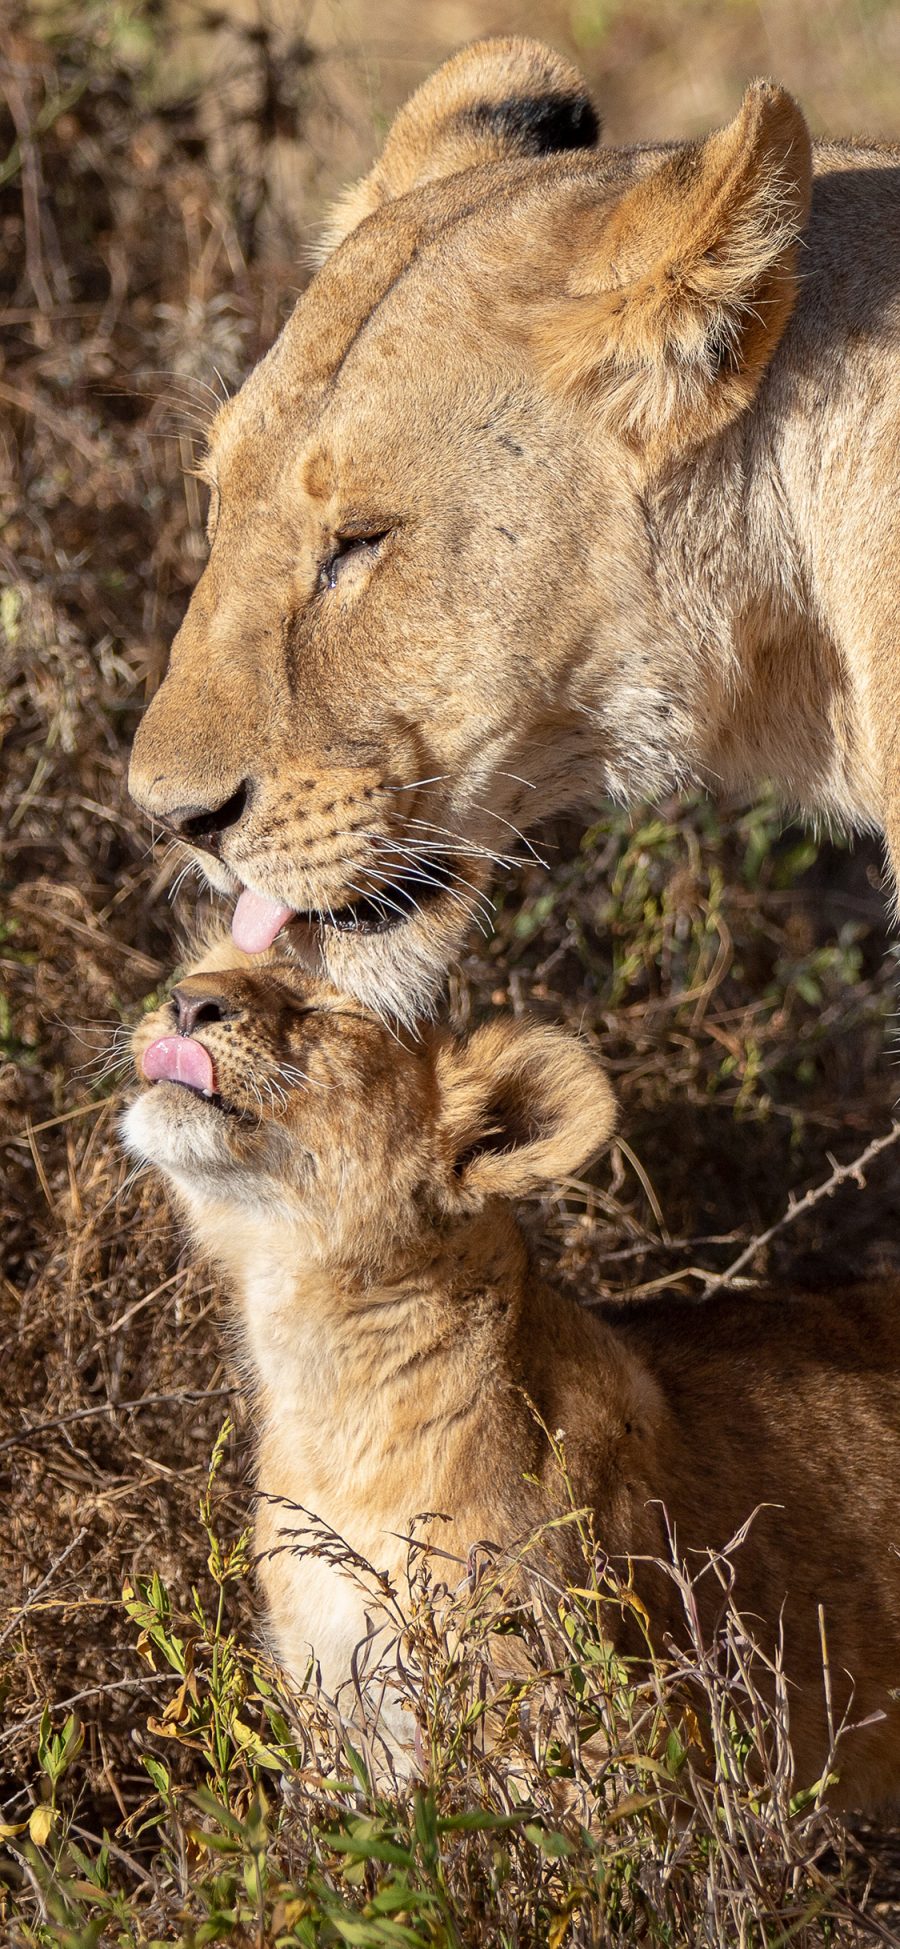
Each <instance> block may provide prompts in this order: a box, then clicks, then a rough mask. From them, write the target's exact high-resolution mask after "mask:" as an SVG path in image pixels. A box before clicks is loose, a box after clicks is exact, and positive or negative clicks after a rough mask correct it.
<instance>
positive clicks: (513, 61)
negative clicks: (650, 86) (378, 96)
mask: <svg viewBox="0 0 900 1949" xmlns="http://www.w3.org/2000/svg"><path fill="white" fill-rule="evenodd" d="M599 132H600V125H599V122H598V120H597V114H596V111H595V109H594V106H593V103H592V102H591V100H590V97H589V95H588V93H587V90H586V88H585V85H584V82H583V81H582V79H581V76H580V74H579V73H578V70H577V69H576V68H573V67H570V65H569V63H568V61H563V60H562V59H561V57H560V56H559V55H558V54H554V53H553V50H552V49H551V48H549V47H543V46H542V45H541V43H540V41H526V40H518V39H509V40H491V41H476V42H475V43H474V44H473V45H472V46H471V47H466V48H463V49H462V52H461V53H459V54H455V55H454V56H453V57H452V59H451V60H449V61H445V62H444V64H443V67H440V68H438V69H437V71H436V73H435V74H433V75H430V76H429V78H428V80H427V81H425V82H423V84H422V86H421V88H419V89H417V90H416V93H415V94H414V95H413V96H411V98H410V100H409V101H408V102H407V103H406V104H405V106H404V107H403V108H401V110H400V112H399V114H398V115H397V117H396V119H395V121H394V123H393V126H392V128H391V131H390V134H389V136H388V139H387V142H386V144H385V147H384V151H383V154H382V155H381V157H380V158H379V161H378V162H377V163H376V164H375V167H374V169H373V170H371V171H370V173H369V175H368V176H364V177H363V179H362V181H361V182H360V183H356V184H354V186H353V187H352V189H349V190H346V191H345V192H344V195H343V196H342V197H341V198H340V199H339V201H338V202H337V203H336V204H335V207H334V209H333V210H332V212H331V215H330V217H329V219H328V222H327V225H326V236H325V241H324V245H323V251H322V255H323V256H325V255H327V253H328V251H329V250H333V249H334V248H335V246H336V245H337V244H339V243H341V242H342V240H343V238H344V237H346V236H347V235H348V233H349V232H350V231H351V230H355V228H356V225H357V224H358V223H361V222H362V220H363V218H364V217H367V216H371V214H372V212H373V210H377V209H378V208H379V207H380V205H381V204H382V203H390V202H392V201H393V200H394V198H395V197H397V196H405V195H406V192H407V191H408V190H411V189H415V188H416V186H417V185H418V184H419V183H429V182H433V181H434V179H435V178H436V177H438V176H452V175H455V173H456V171H457V170H459V169H471V168H473V167H474V166H475V165H476V164H477V163H480V162H495V161H497V160H499V159H502V158H503V157H504V156H546V155H551V154H553V153H554V152H556V151H557V150H561V149H590V148H592V147H593V145H594V143H595V142H596V140H597V137H598V135H599Z"/></svg>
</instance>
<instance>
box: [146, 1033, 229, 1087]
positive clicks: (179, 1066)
mask: <svg viewBox="0 0 900 1949" xmlns="http://www.w3.org/2000/svg"><path fill="white" fill-rule="evenodd" d="M141 1067H142V1069H143V1072H144V1075H145V1076H146V1078H147V1081H148V1083H190V1086H191V1088H192V1089H195V1090H202V1091H203V1094H204V1096H212V1095H213V1093H214V1091H215V1087H216V1084H215V1076H214V1074H213V1066H212V1057H211V1055H210V1054H209V1051H208V1050H207V1049H204V1047H203V1044H202V1042H194V1041H193V1040H192V1038H191V1037H190V1036H189V1035H161V1036H160V1038H159V1041H158V1042H151V1044H150V1047H149V1049H145V1050H144V1055H143V1061H142V1063H141Z"/></svg>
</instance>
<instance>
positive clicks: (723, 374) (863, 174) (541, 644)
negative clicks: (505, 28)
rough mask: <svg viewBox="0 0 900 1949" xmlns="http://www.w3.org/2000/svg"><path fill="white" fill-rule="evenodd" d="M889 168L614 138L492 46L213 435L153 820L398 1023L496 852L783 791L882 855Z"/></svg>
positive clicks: (889, 713)
mask: <svg viewBox="0 0 900 1949" xmlns="http://www.w3.org/2000/svg"><path fill="white" fill-rule="evenodd" d="M898 188H900V158H898V154H897V152H896V151H895V150H893V149H885V148H877V147H871V146H870V147H865V146H862V145H850V144H844V145H842V144H830V145H829V144H824V145H821V146H817V147H816V148H815V149H812V148H811V146H810V141H809V137H808V133H807V129H806V125H805V122H804V119H803V116H802V114H801V111H800V109H799V108H798V106H797V104H796V103H795V102H794V101H793V100H792V99H791V97H790V96H789V95H787V94H785V93H784V91H783V90H782V89H780V88H779V87H777V86H775V85H774V84H773V83H770V82H756V83H754V84H753V85H752V86H751V87H750V88H749V89H748V92H747V94H746V96H745V99H744V102H743V105H742V107H741V109H740V111H739V113H738V114H737V116H736V117H735V119H734V121H733V122H732V123H731V124H730V125H729V126H728V127H727V128H725V129H722V130H719V131H717V132H716V133H715V134H713V135H711V136H709V138H708V139H707V140H705V141H699V142H691V143H677V144H674V145H673V144H667V145H662V146H660V147H658V148H653V147H641V148H638V149H626V150H614V149H607V148H604V147H603V146H602V144H601V143H599V141H598V139H597V121H596V116H595V114H594V111H593V108H592V106H591V104H590V102H589V100H588V99H587V96H586V93H585V89H584V85H583V83H582V81H581V79H580V77H579V76H578V75H577V73H575V71H574V70H572V69H570V68H569V67H568V66H567V64H566V63H564V62H563V61H561V60H560V59H558V58H557V57H556V56H555V55H554V54H552V53H551V52H550V51H549V50H547V49H545V48H542V47H540V46H539V45H537V44H535V43H531V42H528V41H518V40H508V41H487V42H483V43H481V44H479V45H477V46H474V47H471V48H469V49H467V50H465V51H464V52H463V53H461V54H459V55H457V56H456V57H455V59H453V60H452V61H450V62H448V63H447V65H446V66H445V67H443V68H441V69H440V70H439V71H438V72H437V74H435V75H434V76H433V77H432V78H431V80H430V81H428V82H427V83H426V84H425V85H424V87H423V88H421V89H420V90H419V92H418V93H417V94H416V95H414V96H413V97H412V100H411V101H410V102H409V103H408V104H407V106H406V107H405V108H404V109H403V110H402V111H401V113H400V114H399V116H398V117H397V120H396V122H395V124H394V126H393V128H392V130H391V132H390V135H389V137H388V141H387V144H386V147H385V150H384V153H383V155H382V157H381V159H380V161H379V162H378V163H377V164H376V166H375V168H374V169H373V170H372V172H371V174H370V175H369V176H368V177H366V179H365V180H364V181H363V182H362V183H361V184H360V185H358V186H357V188H356V189H355V190H353V191H351V192H349V193H348V195H347V196H346V197H345V199H344V201H343V203H342V204H341V206H340V208H339V210H338V211H337V212H336V214H335V217H334V221H333V224H332V227H331V232H330V237H329V245H328V251H327V254H326V257H325V261H324V262H323V264H322V267H321V269H320V270H319V272H318V274H317V276H316V277H315V278H314V280H313V282H312V284H311V285H310V287H309V289H308V290H307V291H306V292H305V293H304V295H303V296H302V298H301V299H300V301H299V303H298V305H297V307H296V309H295V311H294V313H293V316H292V317H291V319H290V321H289V322H288V324H287V325H286V327H285V329H284V331H283V332H282V334H281V337H280V338H279V339H278V341H277V343H276V344H275V345H274V346H273V348H272V350H271V351H270V352H269V353H268V355H267V356H266V358H264V359H263V361H262V363H261V364H260V365H259V366H258V367H257V369H256V370H255V371H254V372H253V373H252V374H251V376H250V378H249V379H248V380H247V382H246V384H245V385H244V387H243V389H242V390H241V392H240V393H239V394H238V395H237V397H236V398H235V399H233V400H231V401H230V402H229V403H228V404H227V405H225V406H223V407H222V409H221V411H220V412H219V413H218V415H217V417H216V419H215V421H214V424H213V426H212V428H211V431H210V437H209V450H208V454H207V456H206V460H205V469H206V472H207V475H208V478H209V483H210V490H211V507H210V521H209V534H210V557H209V563H208V566H207V567H206V569H205V571H204V573H203V575H202V577H201V579H200V582H199V584H198V587H197V589H196V591H195V593H194V596H193V599H192V601H191V604H190V607H189V610H188V613H187V616H186V619H185V622H184V625H183V628H182V629H181V631H180V632H179V635H178V638H177V639H176V642H175V645H174V648H173V652H172V661H171V667H170V670H169V673H168V675H167V677H166V679H165V681H164V683H163V685H162V687H161V689H160V690H159V692H158V694H157V696H156V698H155V699H154V701H153V702H152V704H151V706H150V708H149V711H148V712H147V715H146V717H145V719H144V722H143V725H142V727H141V729H140V731H139V734H138V737H137V741H136V745H135V750H134V757H133V762H132V769H131V786H132V790H133V792H134V795H135V797H136V798H137V800H138V802H139V803H140V804H141V805H142V806H144V807H145V808H146V810H147V811H148V812H149V813H151V814H152V815H153V816H154V817H155V818H156V819H157V820H158V821H160V822H161V823H162V824H163V825H164V826H166V827H168V828H169V829H170V830H172V831H174V832H175V833H177V834H178V835H179V836H180V837H181V838H182V839H184V840H185V841H186V842H187V843H188V844H189V845H192V846H193V847H194V848H195V849H196V852H197V857H198V860H199V861H200V863H201V864H202V865H203V867H204V869H205V870H206V872H207V873H208V875H209V877H210V879H211V880H212V882H213V883H214V884H215V885H216V886H218V887H219V888H220V889H221V890H222V891H224V892H231V893H232V894H241V895H242V897H241V899H240V900H239V902H238V907H237V912H236V916H235V938H236V940H237V941H238V943H239V944H240V945H242V946H243V947H244V948H246V949H248V950H250V951H257V950H261V949H263V948H265V947H267V946H268V945H270V943H271V942H272V940H273V939H274V938H275V936H276V934H279V935H280V937H281V939H282V941H283V943H284V945H285V947H286V948H287V949H288V950H290V951H291V952H293V953H294V954H295V955H296V956H298V957H300V959H301V960H302V961H303V963H304V965H306V966H307V967H309V968H310V969H311V970H313V971H317V972H319V973H322V974H327V975H328V976H330V977H331V978H332V979H333V980H334V981H335V983H336V984H337V985H338V986H339V987H340V988H342V989H343V990H344V991H345V992H347V993H350V994H354V995H356V996H358V997H360V998H361V999H363V1000H364V1001H367V1002H372V1003H373V1004H377V1005H380V1006H383V1007H388V1008H390V1009H392V1010H393V1011H395V1012H396V1013H397V1014H399V1015H401V1016H405V1017H407V1018H408V1019H409V1018H411V1017H413V1016H414V1015H415V1013H416V1012H417V1010H419V1009H422V1008H425V1007H427V1006H429V1005H430V1003H431V1002H432V1000H433V998H434V995H435V993H436V992H437V989H438V988H439V986H440V983H441V980H442V978H443V975H444V972H445V969H446V967H447V964H448V962H449V960H450V959H451V957H452V955H453V953H454V952H455V950H456V949H457V947H458V946H459V943H460V942H461V940H462V939H463V937H464V936H465V934H466V932H467V930H468V929H469V927H470V925H471V923H472V921H473V919H477V918H478V914H479V912H480V911H483V903H484V900H485V897H486V890H487V888H488V886H489V883H490V881H491V879H492V878H493V877H494V875H495V874H496V872H497V871H498V869H500V868H502V867H503V866H504V865H505V863H506V861H507V857H508V855H509V852H510V846H511V844H512V843H513V842H514V839H515V835H516V833H517V832H518V831H519V830H521V829H526V828H527V827H528V826H530V825H532V824H534V823H535V821H536V820H538V819H540V818H543V817H545V816H546V815H548V814H551V813H555V812H558V811H560V810H562V809H564V808H591V807H595V806H596V804H597V801H598V800H599V799H600V798H601V797H603V796H609V795H613V796H615V797H617V798H619V799H635V798H645V797H652V796H654V795H657V794H659V793H661V792H663V791H668V790H670V789H672V788H673V787H678V786H681V785H683V784H697V783H700V784H703V785H705V786H708V787H711V788H712V789H714V790H717V791H718V790H724V791H725V792H727V793H729V794H740V795H746V794H747V793H749V792H753V791H754V790H755V789H756V788H757V787H758V785H759V784H760V782H761V781H762V780H763V779H766V778H768V779H770V780H773V781H774V783H775V785H776V787H777V789H778V791H779V792H780V794H781V796H782V798H783V800H784V802H785V803H786V804H788V805H791V806H796V807H799V808H801V809H803V810H806V811H808V812H810V813H812V814H813V815H816V816H825V817H827V818H829V819H833V820H835V821H836V822H839V823H841V824H843V825H844V826H846V827H851V828H857V829H859V828H870V829H872V830H876V829H882V830H883V831H884V832H885V833H886V835H887V842H888V848H889V853H890V857H891V861H892V863H893V865H894V868H895V869H896V868H897V865H898V862H900V775H898V759H897V745H898V722H900V719H898V658H900V651H898V648H897V641H896V638H897V631H896V621H895V610H896V606H897V576H898V570H897V561H898V559H900V551H898V547H897V536H896V534H895V530H896V529H897V526H898V522H900V512H898V510H900V494H898V491H897V487H898V474H900V450H898V439H900V434H898V425H900V384H898V377H897V374H898V347H900V194H898Z"/></svg>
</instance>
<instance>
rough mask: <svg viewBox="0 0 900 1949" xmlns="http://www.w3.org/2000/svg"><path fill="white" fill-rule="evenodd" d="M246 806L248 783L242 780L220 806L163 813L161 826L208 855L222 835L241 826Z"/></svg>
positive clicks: (177, 808) (198, 807)
mask: <svg viewBox="0 0 900 1949" xmlns="http://www.w3.org/2000/svg"><path fill="white" fill-rule="evenodd" d="M249 803H250V780H249V778H242V779H241V782H240V784H239V785H238V787H237V789H236V790H235V791H233V792H232V793H231V795H230V797H229V798H227V799H223V800H222V803H221V805H177V806H176V807H175V810H174V811H173V812H168V813H166V815H165V821H164V823H165V824H166V825H167V826H168V827H169V828H170V829H171V830H172V831H173V832H176V833H177V834H178V837H179V839H186V840H187V842H188V845H189V846H204V847H205V848H206V850H207V852H210V853H215V852H218V842H219V840H220V838H221V836H222V834H223V832H228V831H230V829H231V827H232V826H236V825H239V824H240V821H241V820H242V818H243V816H244V813H245V812H246V810H247V807H248V805H249Z"/></svg>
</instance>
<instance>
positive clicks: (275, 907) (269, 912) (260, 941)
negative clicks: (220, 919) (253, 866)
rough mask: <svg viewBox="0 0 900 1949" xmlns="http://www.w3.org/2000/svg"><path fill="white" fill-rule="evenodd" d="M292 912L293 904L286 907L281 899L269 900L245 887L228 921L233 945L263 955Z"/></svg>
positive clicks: (265, 896)
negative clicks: (229, 921)
mask: <svg viewBox="0 0 900 1949" xmlns="http://www.w3.org/2000/svg"><path fill="white" fill-rule="evenodd" d="M293 913H294V909H293V907H286V906H285V905H284V903H283V901H281V900H270V899H269V897H268V894H265V893H254V892H253V889H252V887H245V888H244V891H243V893H242V894H241V897H240V899H239V901H238V903H237V906H236V907H235V910H234V914H233V916H232V921H231V938H232V940H233V942H234V944H235V947H240V948H243V950H244V953H245V954H263V953H264V952H265V950H266V948H267V947H271V945H272V942H273V941H274V939H275V936H276V934H280V932H281V929H282V927H283V926H284V924H285V921H288V920H291V919H292V918H293Z"/></svg>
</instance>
